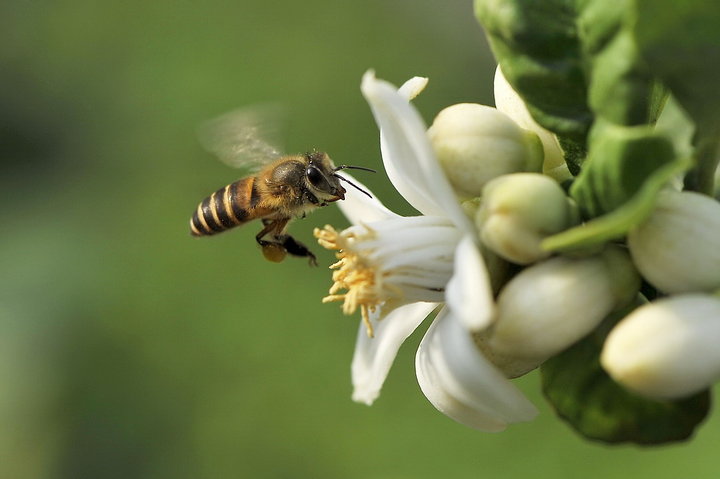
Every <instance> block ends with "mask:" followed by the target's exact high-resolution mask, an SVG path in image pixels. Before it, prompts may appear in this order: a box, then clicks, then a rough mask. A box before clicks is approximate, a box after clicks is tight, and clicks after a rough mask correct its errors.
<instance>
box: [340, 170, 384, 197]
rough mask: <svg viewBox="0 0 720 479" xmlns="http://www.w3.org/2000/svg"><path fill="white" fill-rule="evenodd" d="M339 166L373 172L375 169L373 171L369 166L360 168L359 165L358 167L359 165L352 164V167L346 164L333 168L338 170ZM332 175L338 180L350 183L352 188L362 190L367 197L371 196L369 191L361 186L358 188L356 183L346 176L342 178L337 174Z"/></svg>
mask: <svg viewBox="0 0 720 479" xmlns="http://www.w3.org/2000/svg"><path fill="white" fill-rule="evenodd" d="M340 168H357V169H358V170H368V171H372V172H373V173H375V171H374V170H371V169H370V168H361V167H359V166H354V167H353V166H350V167H348V166H342V167H338V168H335V169H336V170H339V169H340ZM333 176H334V177H335V178H337V179H338V180H342V181H344V182H345V183H347V184H349V185H351V186H352V187H353V188H355V189H356V190H358V191H360V192H362V193H365V194H366V195H367V196H368V198H372V195H371V194H370V193H368V192H367V191H365V190H363V189H362V188H360V187H359V186H358V185H356V184H355V183H353V182H352V181H350V180H348V179H347V178H343V177H342V176H340V175H338V174H333Z"/></svg>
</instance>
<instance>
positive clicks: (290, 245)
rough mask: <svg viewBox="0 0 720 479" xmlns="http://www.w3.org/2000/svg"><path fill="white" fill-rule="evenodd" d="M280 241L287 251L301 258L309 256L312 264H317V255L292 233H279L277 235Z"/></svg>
mask: <svg viewBox="0 0 720 479" xmlns="http://www.w3.org/2000/svg"><path fill="white" fill-rule="evenodd" d="M275 238H276V239H277V240H278V241H280V244H281V245H282V247H283V248H285V251H287V252H288V253H290V254H291V255H293V256H299V257H301V258H305V257H307V258H308V259H309V262H310V266H317V265H318V263H317V258H315V255H314V254H313V253H312V251H310V250H309V249H308V247H307V246H305V245H304V244H302V243H301V242H299V241H296V240H295V238H293V237H292V236H290V235H279V236H276V237H275Z"/></svg>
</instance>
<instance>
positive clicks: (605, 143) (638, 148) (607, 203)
mask: <svg viewBox="0 0 720 479" xmlns="http://www.w3.org/2000/svg"><path fill="white" fill-rule="evenodd" d="M674 157H675V150H674V148H673V144H672V142H671V141H670V140H668V139H667V138H665V137H664V136H662V135H660V134H657V133H656V132H655V131H654V130H653V128H651V127H649V126H636V127H624V126H616V125H613V124H611V123H606V122H602V121H598V122H597V123H596V124H595V126H594V127H593V130H592V140H591V142H590V153H589V155H588V158H587V160H586V161H585V164H584V169H583V171H582V173H581V174H580V175H579V176H578V178H577V179H576V181H575V183H574V184H573V187H572V189H571V190H570V195H571V196H572V197H573V198H574V199H575V201H576V202H577V204H578V206H579V207H580V210H581V211H582V213H583V214H584V216H585V217H586V218H594V217H596V216H600V215H602V214H604V213H608V212H610V211H613V210H615V209H617V208H618V207H620V206H622V205H623V204H624V203H626V202H627V201H628V200H629V199H630V198H632V197H633V196H634V195H635V193H636V192H637V191H638V190H639V189H640V188H641V187H642V185H643V183H644V182H645V181H646V180H647V179H648V177H650V176H651V175H652V173H653V172H654V171H656V170H657V169H658V168H661V167H662V166H663V165H666V164H668V163H670V162H671V161H673V159H674Z"/></svg>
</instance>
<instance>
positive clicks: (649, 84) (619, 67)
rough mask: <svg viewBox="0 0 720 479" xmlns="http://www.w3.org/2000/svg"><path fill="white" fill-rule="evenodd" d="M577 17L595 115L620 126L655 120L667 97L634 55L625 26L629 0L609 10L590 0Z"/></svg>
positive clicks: (590, 100)
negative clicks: (587, 66) (587, 67)
mask: <svg viewBox="0 0 720 479" xmlns="http://www.w3.org/2000/svg"><path fill="white" fill-rule="evenodd" d="M585 3H586V5H585V7H584V9H583V10H582V12H581V14H580V16H579V18H578V31H579V32H580V39H581V41H582V46H583V53H584V55H585V57H586V61H587V62H588V65H589V71H590V74H589V86H588V101H589V103H590V107H591V108H592V110H593V111H594V112H595V114H596V115H598V116H601V117H603V118H604V119H605V120H607V121H611V122H613V123H617V124H620V125H641V124H647V123H649V122H654V120H655V119H656V117H657V114H658V112H659V110H660V107H661V106H662V103H663V102H664V98H665V96H666V94H665V90H664V88H662V86H661V85H660V84H658V83H657V82H656V81H655V80H654V78H653V76H652V75H651V73H650V71H649V70H648V68H647V66H646V65H645V64H644V63H643V61H642V60H641V58H640V56H639V52H638V49H637V46H636V45H635V41H634V38H633V36H632V33H631V30H630V29H629V28H628V27H627V23H628V21H627V17H628V5H629V0H623V1H616V2H614V3H613V5H612V8H608V4H607V2H606V1H604V0H590V1H587V2H585Z"/></svg>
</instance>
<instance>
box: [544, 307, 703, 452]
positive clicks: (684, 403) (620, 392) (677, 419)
mask: <svg viewBox="0 0 720 479" xmlns="http://www.w3.org/2000/svg"><path fill="white" fill-rule="evenodd" d="M627 312H629V311H624V312H623V313H622V314H617V315H615V316H614V317H612V318H608V319H607V320H606V322H605V323H604V324H603V325H602V326H601V327H600V328H598V330H597V331H596V332H595V333H593V334H591V335H590V336H588V337H586V338H585V339H583V340H581V341H580V342H578V343H576V344H575V345H573V346H572V347H570V348H569V349H567V350H565V351H564V352H562V353H560V354H559V355H557V356H555V357H553V358H552V359H550V360H548V361H546V362H545V363H544V364H543V365H542V366H541V368H540V372H541V377H542V387H543V393H544V394H545V397H546V398H547V399H548V401H549V402H550V403H551V404H552V405H553V407H554V408H555V411H556V412H557V414H558V415H559V416H560V417H561V418H562V419H563V420H565V421H566V422H568V423H569V424H570V425H571V426H572V427H573V428H574V429H575V430H577V431H578V432H579V433H580V434H582V435H583V436H585V437H586V438H588V439H594V440H598V441H602V442H607V443H613V444H615V443H623V442H631V443H635V444H643V445H652V444H664V443H668V442H673V441H683V440H685V439H688V438H689V437H691V436H692V434H693V432H694V431H695V428H696V427H697V426H698V425H699V424H700V423H701V422H702V421H703V420H704V419H705V417H706V416H707V414H708V411H709V409H710V393H709V391H703V392H701V393H699V394H696V395H694V396H691V397H689V398H687V399H684V400H680V401H655V400H651V399H647V398H644V397H641V396H639V395H636V394H634V393H632V392H629V391H628V390H627V389H625V388H623V387H622V386H621V385H619V384H618V383H616V382H615V381H613V380H612V378H610V376H608V374H607V373H605V371H604V370H603V369H602V367H601V366H600V361H599V356H600V352H601V350H602V345H603V343H604V341H605V338H606V336H607V333H608V332H609V330H610V329H611V327H612V326H613V325H614V324H615V323H616V322H617V321H618V320H619V319H621V318H622V317H623V316H624V315H625V314H627Z"/></svg>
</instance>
